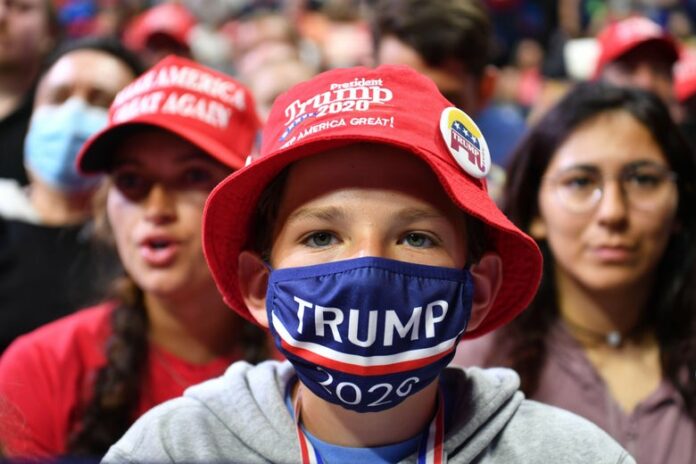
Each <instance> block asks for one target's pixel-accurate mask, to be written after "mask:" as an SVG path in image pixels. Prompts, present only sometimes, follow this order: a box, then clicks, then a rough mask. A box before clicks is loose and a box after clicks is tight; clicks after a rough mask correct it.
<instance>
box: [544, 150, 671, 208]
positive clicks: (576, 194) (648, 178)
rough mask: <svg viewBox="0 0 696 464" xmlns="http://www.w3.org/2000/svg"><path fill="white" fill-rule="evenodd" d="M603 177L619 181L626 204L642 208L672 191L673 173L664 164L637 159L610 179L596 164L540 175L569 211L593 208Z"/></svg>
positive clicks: (666, 198)
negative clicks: (549, 174) (638, 160)
mask: <svg viewBox="0 0 696 464" xmlns="http://www.w3.org/2000/svg"><path fill="white" fill-rule="evenodd" d="M607 180H617V181H619V182H620V185H621V191H622V193H623V194H624V198H626V200H627V201H628V203H629V204H630V205H631V206H632V207H634V208H636V209H639V210H642V211H652V210H655V209H657V208H660V207H662V206H664V205H665V204H666V203H667V202H668V201H669V200H670V198H672V195H673V193H674V191H675V187H676V180H677V175H676V174H675V173H674V172H672V171H670V170H669V169H668V168H667V167H666V166H663V165H660V164H657V163H652V162H639V163H635V164H629V165H627V166H625V167H624V168H623V169H621V171H620V172H619V174H618V175H617V176H615V177H613V179H605V177H604V176H603V175H602V173H601V171H600V170H599V169H598V168H597V167H596V166H591V165H579V166H573V167H570V168H567V169H564V170H562V171H560V172H558V173H557V174H555V175H553V176H551V177H546V176H545V177H544V178H543V181H545V182H548V183H549V185H550V187H551V189H552V191H553V192H554V194H555V195H556V196H557V198H558V199H559V200H560V202H561V203H562V204H563V206H564V207H565V208H566V209H567V210H568V211H570V212H574V213H587V212H589V211H591V210H593V209H594V208H595V207H596V206H597V205H598V204H599V201H600V200H601V198H602V196H603V195H604V189H605V186H606V184H607Z"/></svg>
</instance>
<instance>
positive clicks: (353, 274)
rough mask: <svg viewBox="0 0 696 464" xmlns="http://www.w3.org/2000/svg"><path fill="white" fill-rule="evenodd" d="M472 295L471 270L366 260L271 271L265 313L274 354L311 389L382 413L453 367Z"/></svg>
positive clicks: (362, 409) (349, 406)
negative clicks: (271, 336) (273, 343)
mask: <svg viewBox="0 0 696 464" xmlns="http://www.w3.org/2000/svg"><path fill="white" fill-rule="evenodd" d="M473 293H474V289H473V283H472V278H471V274H470V273H469V271H467V270H460V269H452V268H443V267H434V266H425V265H420V264H412V263H405V262H401V261H393V260H389V259H383V258H373V257H368V258H357V259H351V260H346V261H337V262H332V263H326V264H319V265H316V266H307V267H299V268H285V269H279V270H273V271H271V275H270V277H269V283H268V293H267V296H266V305H267V311H268V320H269V325H270V328H271V333H272V334H273V338H274V339H275V343H276V346H277V347H278V349H279V350H280V351H281V352H282V353H283V354H284V355H285V356H286V357H287V359H288V360H289V361H290V362H291V363H292V364H293V366H294V367H295V370H296V372H297V375H298V377H299V379H300V380H301V381H302V383H303V384H304V385H305V386H306V387H307V388H309V389H310V390H312V392H314V394H316V395H318V396H319V397H321V398H323V399H324V400H326V401H329V402H331V403H335V404H339V405H341V406H343V407H344V408H347V409H350V410H354V411H359V412H376V411H382V410H385V409H389V408H392V407H394V406H396V405H397V404H399V403H400V402H401V401H403V400H404V399H406V398H407V397H409V396H410V395H413V394H414V393H416V392H418V391H419V390H421V389H422V388H424V387H426V386H427V385H429V384H430V383H431V382H432V381H433V380H435V379H436V378H437V377H438V375H439V374H440V373H441V372H442V370H443V369H444V368H445V367H446V366H447V364H448V363H449V362H450V360H451V359H452V357H453V356H454V353H455V349H456V346H457V343H458V341H459V339H460V338H461V336H462V334H463V333H464V331H465V329H466V326H467V323H468V321H469V318H470V315H471V305H472V299H473Z"/></svg>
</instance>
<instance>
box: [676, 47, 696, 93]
mask: <svg viewBox="0 0 696 464" xmlns="http://www.w3.org/2000/svg"><path fill="white" fill-rule="evenodd" d="M674 93H675V94H676V97H677V100H679V101H680V102H684V101H686V100H688V99H689V98H690V97H692V96H693V95H694V94H696V52H693V51H692V52H686V53H684V54H683V55H682V57H681V58H680V59H679V61H678V62H677V64H675V65H674Z"/></svg>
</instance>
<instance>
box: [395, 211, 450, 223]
mask: <svg viewBox="0 0 696 464" xmlns="http://www.w3.org/2000/svg"><path fill="white" fill-rule="evenodd" d="M398 217H399V219H401V220H402V221H420V220H423V219H445V218H446V216H445V215H444V214H443V213H441V212H440V211H438V210H436V209H423V208H405V209H403V210H401V211H399V214H398Z"/></svg>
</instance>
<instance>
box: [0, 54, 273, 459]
mask: <svg viewBox="0 0 696 464" xmlns="http://www.w3.org/2000/svg"><path fill="white" fill-rule="evenodd" d="M258 128H259V125H258V120H257V116H256V114H255V112H254V103H253V101H252V98H251V96H250V93H249V92H248V90H247V89H246V88H245V87H243V86H241V85H240V84H239V83H237V82H236V81H234V80H232V79H230V78H229V77H227V76H225V75H222V74H220V73H217V72H215V71H212V70H210V69H207V68H205V67H203V66H200V65H198V64H196V63H193V62H191V61H188V60H185V59H181V58H176V57H170V58H167V59H165V60H163V61H161V62H160V63H159V64H158V65H156V66H155V67H153V68H152V69H151V70H150V71H148V72H146V73H145V74H143V75H141V76H140V77H139V78H138V79H137V80H136V81H134V82H133V83H132V84H131V85H129V86H127V87H126V88H124V89H123V90H122V91H121V92H120V93H119V94H118V95H117V96H116V99H115V100H114V103H113V105H112V106H111V108H110V111H109V123H108V126H107V127H106V128H105V129H104V130H103V131H101V132H100V133H98V134H96V135H95V136H94V137H93V138H91V139H90V140H89V141H88V142H87V143H86V145H85V146H84V147H83V149H82V151H81V153H80V155H79V158H78V165H79V168H80V169H81V170H82V171H83V172H86V173H106V174H107V177H108V179H107V181H106V186H105V188H104V189H103V205H102V208H101V209H103V210H105V211H104V212H105V214H104V215H105V218H104V223H105V228H106V229H109V231H110V235H111V236H112V237H113V241H114V242H115V245H116V248H117V250H118V253H119V256H120V258H121V261H122V263H123V266H124V268H125V276H124V277H123V279H122V280H121V281H120V282H119V289H118V293H117V295H116V297H115V298H114V299H113V300H111V301H109V302H107V303H104V304H102V305H99V306H97V307H93V308H89V309H85V310H82V311H79V312H78V313H76V314H74V315H72V316H69V317H66V318H63V319H61V320H59V321H57V322H54V323H52V324H49V325H47V326H44V327H42V328H39V329H38V330H36V331H34V332H32V333H30V334H28V335H26V336H23V337H21V338H19V339H18V340H17V341H16V342H15V343H14V344H13V345H11V346H10V348H9V349H8V350H7V351H6V352H5V354H4V356H3V357H2V360H1V361H0V397H3V398H4V400H5V402H6V404H7V408H6V409H7V410H8V412H7V413H5V411H4V410H3V413H2V420H3V422H5V423H6V424H8V428H9V430H7V431H6V433H5V436H4V437H3V441H4V443H5V445H6V451H7V453H8V455H9V456H10V457H22V458H24V457H29V458H37V457H41V458H43V457H48V456H57V455H66V454H67V455H91V456H100V455H102V454H103V453H104V452H105V451H106V449H107V448H108V446H109V445H111V444H112V443H113V442H114V441H116V440H117V439H118V438H119V436H120V435H121V434H122V433H123V432H125V430H126V429H127V428H128V427H129V425H130V424H131V422H132V421H134V420H135V419H136V418H137V417H138V416H139V415H141V414H142V413H144V412H145V411H147V410H148V409H149V408H151V407H152V406H154V405H156V404H158V403H161V402H163V401H166V400H168V399H170V398H173V397H176V396H179V395H181V393H182V392H183V391H184V389H185V388H187V387H188V386H190V385H193V384H195V383H198V382H201V381H203V380H205V379H208V378H211V377H215V376H217V375H220V374H221V373H222V372H223V371H224V370H225V368H226V367H227V366H228V365H229V364H230V363H231V362H232V361H235V360H239V359H246V360H249V361H257V360H259V359H261V358H262V357H263V356H264V355H265V352H266V350H265V347H266V343H265V337H264V335H263V334H262V333H261V332H260V331H258V330H257V329H255V328H254V327H252V326H251V325H249V324H247V323H246V322H245V321H244V320H243V319H242V318H240V317H239V316H237V315H236V314H235V313H234V312H232V311H230V310H229V308H227V307H226V306H225V304H224V303H223V301H222V299H221V298H220V295H219V294H218V292H217V290H216V287H215V283H214V281H213V279H212V277H211V275H210V273H209V271H208V269H207V267H206V263H205V260H204V257H203V251H202V246H201V220H202V212H203V206H204V202H205V199H206V197H207V195H208V193H209V192H210V190H212V188H213V187H214V186H215V185H216V184H217V183H218V182H219V181H220V180H222V179H223V178H224V177H225V176H226V175H228V174H229V173H230V172H232V171H233V170H235V169H238V168H240V167H242V165H243V164H244V161H245V159H246V157H247V156H248V155H249V154H250V152H251V150H252V146H253V144H254V141H255V137H256V134H257V131H258ZM9 425H11V427H9Z"/></svg>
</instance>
